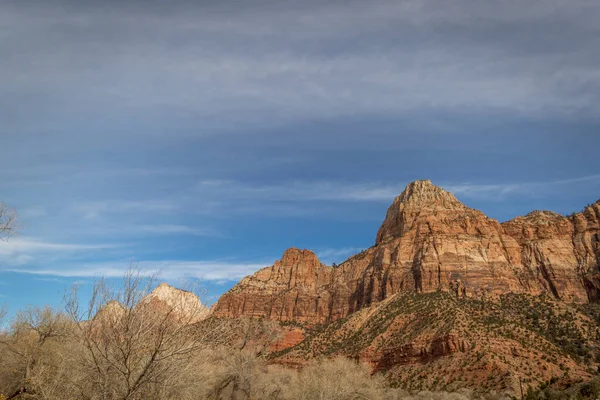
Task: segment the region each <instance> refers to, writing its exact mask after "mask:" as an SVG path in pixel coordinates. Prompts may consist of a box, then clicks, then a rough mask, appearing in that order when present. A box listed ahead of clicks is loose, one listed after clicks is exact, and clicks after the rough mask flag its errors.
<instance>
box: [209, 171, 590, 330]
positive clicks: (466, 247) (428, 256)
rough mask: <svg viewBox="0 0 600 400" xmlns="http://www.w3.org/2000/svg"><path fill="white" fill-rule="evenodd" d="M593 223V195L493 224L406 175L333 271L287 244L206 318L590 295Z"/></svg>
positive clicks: (327, 315)
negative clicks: (363, 241)
mask: <svg viewBox="0 0 600 400" xmlns="http://www.w3.org/2000/svg"><path fill="white" fill-rule="evenodd" d="M599 228H600V202H597V203H595V204H593V205H590V206H588V207H587V208H586V209H585V210H584V211H582V212H581V213H577V214H574V215H572V216H570V217H563V216H561V215H559V214H555V213H552V212H539V211H538V212H533V213H531V214H529V215H527V216H525V217H518V218H515V219H513V220H511V221H508V222H505V223H503V224H500V223H499V222H498V221H496V220H494V219H491V218H489V217H487V216H485V215H484V214H483V213H482V212H480V211H478V210H474V209H471V208H469V207H467V206H465V205H464V204H462V203H461V202H460V201H459V200H458V199H457V198H456V197H455V196H454V195H453V194H451V193H449V192H447V191H445V190H443V189H441V188H439V187H437V186H435V185H433V184H432V183H431V182H430V181H416V182H413V183H410V184H409V185H408V186H407V187H406V189H405V190H404V191H403V192H402V194H400V196H398V197H397V198H396V199H395V200H394V202H393V203H392V205H391V206H390V208H389V209H388V211H387V215H386V217H385V220H384V221H383V224H382V225H381V228H380V229H379V231H378V233H377V237H376V241H375V245H374V246H373V247H371V248H369V249H367V250H365V251H363V252H361V253H360V254H357V255H355V256H353V257H350V258H349V259H348V260H346V261H345V262H343V263H342V264H340V265H339V266H338V267H337V268H332V267H328V266H325V265H324V264H322V263H321V262H320V261H319V260H318V259H317V257H316V255H315V254H314V253H312V252H311V251H309V250H298V249H289V250H287V251H286V252H285V254H284V255H283V258H282V259H281V260H280V261H277V262H276V263H275V264H274V265H273V266H271V267H267V268H264V269H262V270H260V271H258V272H257V273H255V274H254V275H253V276H250V277H247V278H244V279H243V280H242V281H241V282H240V283H239V284H238V285H236V286H235V287H234V288H233V289H231V290H230V291H229V292H227V293H226V294H224V295H223V296H222V297H221V298H220V299H219V301H218V303H217V304H216V306H215V308H214V315H216V316H229V317H238V316H251V317H261V318H269V319H272V320H278V321H297V322H304V323H309V324H315V323H323V322H327V321H334V320H337V319H339V318H344V317H346V316H348V315H349V314H351V313H353V312H355V311H358V310H360V309H362V308H364V307H367V306H370V305H371V304H373V303H375V302H379V301H382V300H384V299H386V298H389V297H390V296H393V295H394V294H396V293H410V292H417V293H421V292H423V293H426V292H435V291H443V292H450V293H452V294H453V295H455V296H457V297H470V298H478V299H485V298H488V297H496V296H498V295H500V294H503V293H526V294H533V295H536V294H540V293H549V294H551V295H552V296H553V297H555V298H557V299H561V300H565V301H569V302H576V303H586V302H595V301H599V300H600V239H599V232H600V229H599Z"/></svg>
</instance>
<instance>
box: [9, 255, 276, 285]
mask: <svg viewBox="0 0 600 400" xmlns="http://www.w3.org/2000/svg"><path fill="white" fill-rule="evenodd" d="M128 265H129V264H128V263H127V262H124V261H114V262H106V263H86V264H81V265H70V266H65V267H62V268H40V269H32V268H12V269H9V270H8V271H11V272H18V273H25V274H32V275H47V276H55V277H65V278H88V277H89V278H91V277H106V278H116V277H122V276H123V274H124V273H125V272H126V270H127V268H128ZM267 265H268V264H266V263H265V264H260V263H253V262H239V263H236V262H222V261H181V260H173V261H139V262H136V267H137V268H139V269H140V273H141V274H142V275H145V276H155V275H158V276H159V277H160V279H167V280H175V279H185V278H194V279H199V280H203V281H215V282H225V281H239V280H240V279H242V278H243V277H245V276H247V275H251V274H253V273H254V272H256V271H258V270H259V269H261V268H264V267H265V266H267Z"/></svg>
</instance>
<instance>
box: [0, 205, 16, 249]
mask: <svg viewBox="0 0 600 400" xmlns="http://www.w3.org/2000/svg"><path fill="white" fill-rule="evenodd" d="M20 227H21V226H20V222H19V216H18V214H17V212H16V211H15V210H14V209H12V208H9V207H8V206H7V205H5V204H4V203H1V202H0V240H7V239H8V238H10V237H11V236H14V235H16V234H17V232H18V231H19V229H20Z"/></svg>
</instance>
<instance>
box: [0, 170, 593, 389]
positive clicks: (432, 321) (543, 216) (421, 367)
mask: <svg viewBox="0 0 600 400" xmlns="http://www.w3.org/2000/svg"><path fill="white" fill-rule="evenodd" d="M599 231H600V202H596V203H595V204H592V205H588V206H587V207H586V208H585V209H584V210H583V211H582V212H580V213H576V214H572V215H570V216H568V217H563V216H561V215H558V214H555V213H552V212H549V211H543V212H540V211H536V212H533V213H530V214H528V215H527V216H525V217H518V218H515V219H513V220H511V221H508V222H505V223H502V224H500V223H498V222H497V221H495V220H493V219H490V218H488V217H486V216H485V215H484V214H483V213H481V212H479V211H477V210H473V209H471V208H468V207H467V206H465V205H463V204H462V203H460V201H458V200H457V199H456V198H455V197H454V196H453V195H452V194H451V193H449V192H446V191H444V190H443V189H441V188H439V187H436V186H435V185H433V184H432V183H431V182H429V181H417V182H413V183H411V184H409V185H408V186H407V188H406V189H405V190H404V192H403V193H402V194H401V195H400V196H398V197H397V198H396V199H395V201H394V203H393V204H392V206H391V207H390V208H389V209H388V212H387V216H386V218H385V220H384V222H383V224H382V226H381V228H380V230H379V232H378V234H377V238H376V243H375V245H374V246H373V247H371V248H369V249H367V250H365V251H363V252H361V253H359V254H357V255H355V256H353V257H350V258H349V259H348V260H346V261H345V262H343V263H342V264H340V265H339V266H326V265H324V264H322V263H321V262H320V261H319V260H318V258H317V257H316V255H315V254H314V253H312V252H311V251H308V250H298V249H294V248H292V249H289V250H287V251H286V252H285V254H284V256H283V258H282V259H281V260H280V261H277V262H276V263H275V264H274V265H273V266H271V267H267V268H264V269H262V270H260V271H258V272H257V273H255V274H254V275H252V276H250V277H246V278H244V279H243V280H242V281H241V282H240V283H239V284H238V285H236V286H235V287H234V288H232V289H231V290H230V291H229V292H227V293H225V294H224V295H223V296H222V297H221V298H220V299H219V301H218V302H217V304H215V305H214V306H213V308H212V309H211V310H210V311H209V310H207V309H206V307H204V306H203V305H202V303H201V302H200V301H199V300H198V298H197V297H196V296H194V294H193V293H192V292H190V291H182V290H178V289H175V288H173V287H171V286H169V285H166V284H161V285H159V286H158V287H156V284H155V283H154V282H151V281H148V280H147V279H145V278H142V277H140V276H139V275H138V274H136V273H135V270H132V271H130V273H129V274H128V275H127V276H126V277H125V280H124V282H123V286H122V287H121V288H120V289H118V290H116V291H115V290H113V289H112V288H109V287H108V286H107V285H106V284H105V283H104V282H102V281H99V282H97V283H96V286H95V290H94V296H93V298H92V301H91V303H90V304H85V305H82V304H79V301H78V296H77V293H76V292H74V293H73V294H72V296H71V297H70V298H69V301H68V302H67V307H66V313H58V312H56V311H53V310H51V309H29V310H25V311H23V312H21V313H20V314H19V316H18V318H17V319H16V320H15V321H14V323H13V324H12V325H11V328H10V329H9V330H8V331H7V332H5V333H3V334H2V336H1V337H0V393H2V394H3V395H4V396H5V397H6V398H11V399H12V398H14V399H26V398H30V399H59V398H60V399H71V398H72V399H399V398H420V399H430V398H440V399H441V398H454V399H468V398H503V397H505V396H507V395H510V396H514V397H518V398H520V397H522V396H523V397H527V398H529V399H537V398H590V399H591V398H597V397H598V396H599V395H600V382H599V381H598V380H597V379H598V378H597V374H598V371H599V365H600V304H599V303H598V302H599V300H600V237H599ZM0 398H1V397H0Z"/></svg>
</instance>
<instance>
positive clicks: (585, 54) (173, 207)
mask: <svg viewBox="0 0 600 400" xmlns="http://www.w3.org/2000/svg"><path fill="white" fill-rule="evenodd" d="M598 20H600V2H598V1H597V0H569V1H558V0H531V1H525V2H524V1H516V0H502V1H495V2H482V1H479V0H419V1H413V0H405V1H403V0H396V1H389V0H371V1H354V0H347V1H333V0H319V1H316V0H305V1H286V0H278V1H273V0H245V1H243V2H237V1H236V2H234V1H230V0H222V1H203V0H194V1H191V0H189V1H182V0H173V1H158V0H144V1H141V0H139V1H138V0H128V1H117V0H102V1H85V0H77V1H75V0H72V1H71V0H44V1H37V0H28V1H22V0H2V1H0V54H2V56H1V57H0V154H1V156H0V202H2V203H5V204H7V205H9V206H11V207H14V208H15V209H17V211H18V213H19V215H20V218H21V221H22V225H23V229H22V230H21V232H20V235H19V236H17V237H15V238H12V239H11V240H10V241H8V242H0V304H1V303H4V304H5V306H6V307H7V308H8V309H9V312H10V313H13V314H14V312H15V311H16V310H18V309H22V308H23V307H26V306H27V305H43V304H50V305H53V306H56V307H60V305H61V301H62V299H63V294H64V292H65V290H67V289H68V288H69V287H70V286H71V285H73V284H77V285H80V287H81V290H82V291H83V292H85V291H86V290H89V288H90V287H91V285H92V283H93V282H94V280H96V279H98V278H99V277H101V276H105V277H108V278H111V279H116V278H118V277H120V276H122V275H123V273H124V272H125V271H126V270H127V268H128V267H129V266H130V265H131V264H132V263H133V264H135V265H137V267H138V268H139V269H140V270H141V271H143V272H144V273H154V272H158V273H159V274H160V279H161V280H165V281H168V282H170V283H172V284H174V285H180V284H181V283H182V282H184V281H188V280H194V279H197V280H199V281H200V282H201V284H202V285H203V286H204V287H205V288H206V293H205V298H204V301H205V302H207V303H211V302H214V301H215V300H216V299H217V298H218V296H219V295H220V294H221V293H223V292H224V291H226V290H228V289H229V288H230V287H231V286H232V285H234V284H235V283H236V282H237V281H238V280H239V279H241V278H242V277H244V276H246V275H248V274H251V273H253V272H254V271H256V270H257V269H259V268H262V267H264V266H267V265H271V264H272V263H273V262H274V261H275V260H276V259H278V258H280V257H281V255H282V253H283V251H284V250H285V249H286V248H288V247H292V246H295V247H299V248H309V249H311V250H313V251H315V252H316V253H317V255H318V256H319V257H320V259H321V260H322V261H323V262H324V263H326V264H331V263H333V262H337V263H339V262H341V261H343V260H344V259H346V258H347V257H348V256H350V255H352V254H354V253H357V252H359V251H360V250H362V249H365V248H367V247H370V246H371V245H373V243H374V240H375V235H376V232H377V229H378V227H379V225H380V224H381V222H382V220H383V218H384V216H385V212H386V210H387V207H389V205H390V204H391V203H392V201H393V199H394V197H395V196H397V195H398V194H400V192H401V191H402V190H403V188H404V187H405V186H406V184H407V183H409V182H411V181H413V180H416V179H431V180H432V182H433V183H434V184H437V185H439V186H442V187H444V188H445V189H447V190H450V191H452V192H453V193H454V194H455V195H456V196H457V197H458V198H459V199H460V200H461V201H463V202H464V203H465V204H467V205H469V206H470V207H473V208H477V209H480V210H482V211H483V212H485V213H486V214H487V215H488V216H490V217H492V218H496V219H498V220H499V221H505V220H508V219H511V218H513V217H516V216H518V215H523V214H526V213H528V212H530V211H532V210H535V209H549V210H553V211H556V212H559V213H563V214H568V213H571V212H574V211H579V210H581V209H582V208H583V207H584V206H585V205H586V204H588V203H592V202H594V201H596V200H597V199H598V198H599V197H600V166H599V164H598V149H600V129H599V128H600V69H599V68H598V65H600V51H598V49H599V48H600V24H598Z"/></svg>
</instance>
